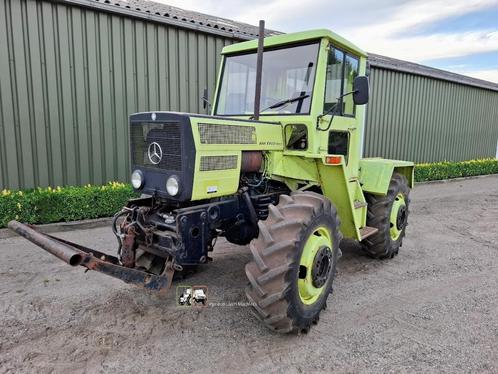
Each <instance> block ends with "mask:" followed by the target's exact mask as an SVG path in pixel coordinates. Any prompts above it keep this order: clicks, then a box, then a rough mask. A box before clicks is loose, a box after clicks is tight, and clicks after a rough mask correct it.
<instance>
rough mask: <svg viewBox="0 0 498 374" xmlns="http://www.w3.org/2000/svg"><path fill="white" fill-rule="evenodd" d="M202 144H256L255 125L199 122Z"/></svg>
mask: <svg viewBox="0 0 498 374" xmlns="http://www.w3.org/2000/svg"><path fill="white" fill-rule="evenodd" d="M199 137H200V138H201V144H256V128H255V127H254V126H239V125H217V124H215V123H199Z"/></svg>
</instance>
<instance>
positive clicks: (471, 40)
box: [154, 0, 498, 83]
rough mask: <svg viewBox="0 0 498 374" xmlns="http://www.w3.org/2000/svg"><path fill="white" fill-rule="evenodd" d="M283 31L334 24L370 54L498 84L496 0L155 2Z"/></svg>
mask: <svg viewBox="0 0 498 374" xmlns="http://www.w3.org/2000/svg"><path fill="white" fill-rule="evenodd" d="M154 1H156V2H161V3H165V4H168V5H172V6H176V7H179V8H182V9H187V10H194V11H198V12H202V13H206V14H210V15H215V16H218V17H223V18H228V19H232V20H235V21H239V22H245V23H249V24H253V25H257V24H258V21H259V20H260V19H264V20H265V21H266V27H267V28H270V29H273V30H278V31H282V32H295V31H303V30H310V29H317V28H326V29H330V30H332V31H334V32H336V33H338V34H340V35H342V36H343V37H345V38H346V39H348V40H350V41H352V42H353V43H355V44H356V45H358V46H359V47H361V48H362V49H363V50H365V51H367V52H372V53H377V54H381V55H385V56H389V57H393V58H398V59H402V60H407V61H411V62H417V63H421V64H424V65H428V66H432V67H436V68H439V69H444V70H448V71H452V72H455V73H459V74H464V75H468V76H471V77H475V78H480V79H485V80H489V81H492V82H495V83H498V0H375V1H374V0H346V1H344V0H343V1H336V0H232V1H223V0H202V1H200V0H154Z"/></svg>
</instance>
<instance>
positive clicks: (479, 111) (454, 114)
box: [364, 67, 498, 162]
mask: <svg viewBox="0 0 498 374" xmlns="http://www.w3.org/2000/svg"><path fill="white" fill-rule="evenodd" d="M370 85H371V98H370V102H369V104H368V110H367V113H368V115H367V120H366V127H365V144H364V155H365V156H366V157H375V156H380V157H385V158H393V159H400V160H410V161H415V162H433V161H443V160H448V161H462V160H469V159H475V158H485V157H495V156H496V152H497V142H498V92H497V91H492V90H486V89H482V88H476V87H471V86H467V85H462V84H458V83H453V82H448V81H444V80H439V79H434V78H430V77H425V76H420V75H415V74H407V73H403V72H399V71H394V70H386V69H379V68H375V67H373V68H372V69H371V73H370Z"/></svg>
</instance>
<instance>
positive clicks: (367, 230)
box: [360, 226, 379, 240]
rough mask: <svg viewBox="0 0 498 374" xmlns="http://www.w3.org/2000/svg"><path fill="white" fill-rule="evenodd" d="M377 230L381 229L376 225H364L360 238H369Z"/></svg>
mask: <svg viewBox="0 0 498 374" xmlns="http://www.w3.org/2000/svg"><path fill="white" fill-rule="evenodd" d="M377 231H379V229H378V228H376V227H369V226H365V227H362V228H361V229H360V238H361V239H360V240H363V239H366V238H368V237H369V236H371V235H373V234H375V233H376V232H377Z"/></svg>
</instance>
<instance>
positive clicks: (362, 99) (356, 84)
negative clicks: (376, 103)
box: [353, 76, 369, 105]
mask: <svg viewBox="0 0 498 374" xmlns="http://www.w3.org/2000/svg"><path fill="white" fill-rule="evenodd" d="M368 93H369V86H368V78H367V77H365V76H361V77H356V78H355V79H354V81H353V102H354V103H355V104H356V105H363V104H366V103H368Z"/></svg>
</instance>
